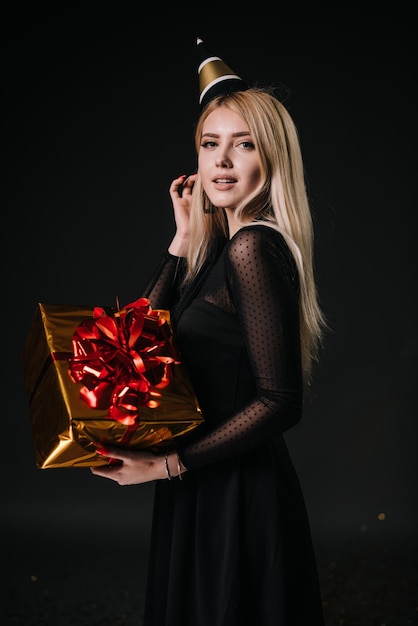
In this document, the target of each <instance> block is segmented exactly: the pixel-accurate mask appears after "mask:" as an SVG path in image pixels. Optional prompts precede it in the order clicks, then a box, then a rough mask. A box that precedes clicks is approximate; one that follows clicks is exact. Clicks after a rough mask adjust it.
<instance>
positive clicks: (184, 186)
mask: <svg viewBox="0 0 418 626" xmlns="http://www.w3.org/2000/svg"><path fill="white" fill-rule="evenodd" d="M196 176H197V173H196V174H189V175H188V174H182V175H181V176H179V177H178V178H175V179H174V180H173V182H172V183H171V185H170V194H171V196H172V197H174V198H179V197H182V196H183V194H184V193H188V194H191V192H192V189H193V185H194V184H195V181H196Z"/></svg>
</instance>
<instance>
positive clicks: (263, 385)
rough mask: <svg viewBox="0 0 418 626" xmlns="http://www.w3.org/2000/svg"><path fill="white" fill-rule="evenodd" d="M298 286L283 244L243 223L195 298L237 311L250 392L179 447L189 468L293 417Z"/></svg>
mask: <svg viewBox="0 0 418 626" xmlns="http://www.w3.org/2000/svg"><path fill="white" fill-rule="evenodd" d="M297 285H298V280H297V272H296V267H295V264H294V261H293V258H292V257H291V254H290V251H289V249H288V247H287V245H286V243H285V242H284V239H283V237H282V236H281V235H280V234H279V233H277V232H276V231H274V230H272V229H271V228H269V227H266V226H254V227H246V228H243V229H241V230H240V231H239V232H238V233H237V234H236V235H235V236H234V237H233V238H232V239H231V240H230V241H229V243H228V244H227V249H226V257H225V264H224V265H223V266H221V269H220V270H219V276H218V279H216V276H215V279H214V280H210V281H209V282H208V284H207V286H206V287H205V288H204V289H203V291H202V292H201V293H200V294H199V297H200V298H201V297H203V298H204V299H207V300H208V301H210V302H211V303H212V304H214V305H215V306H217V307H219V308H220V309H222V310H224V311H226V312H228V313H231V314H236V315H237V316H238V318H239V321H240V325H241V327H242V332H243V336H244V339H245V345H246V348H247V351H248V355H249V358H250V362H251V367H252V370H253V373H254V377H255V383H256V395H255V396H254V398H253V399H252V400H251V401H250V402H249V403H248V404H247V405H246V406H245V407H244V408H243V409H242V410H240V411H239V412H237V413H235V414H234V415H232V416H231V417H230V418H229V419H228V420H227V421H226V422H224V423H222V424H221V425H218V426H217V427H215V429H214V430H213V431H212V432H209V433H205V434H203V436H202V437H201V438H199V439H196V441H195V442H193V443H188V444H187V445H185V447H183V448H182V447H180V448H179V454H180V456H181V459H182V461H183V462H184V464H185V465H186V467H188V468H189V469H193V468H194V467H198V466H201V465H205V464H208V463H213V462H215V461H221V460H224V459H226V458H228V457H229V456H231V455H236V454H239V453H242V452H245V451H247V450H249V449H250V448H252V447H254V446H256V445H259V444H260V443H262V442H263V441H265V440H269V439H270V438H271V437H273V436H275V435H276V434H278V433H282V432H284V431H285V430H287V429H288V428H290V427H291V426H293V425H294V424H296V423H297V422H298V421H299V420H300V418H301V412H302V387H303V383H302V372H301V361H300V339H299V322H298V319H299V318H298V315H299V313H298V286H297Z"/></svg>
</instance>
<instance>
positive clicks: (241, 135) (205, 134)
mask: <svg viewBox="0 0 418 626" xmlns="http://www.w3.org/2000/svg"><path fill="white" fill-rule="evenodd" d="M250 135H251V133H250V132H249V131H248V130H243V131H242V132H239V133H233V134H232V137H249V136H250ZM202 137H220V135H219V134H218V133H202Z"/></svg>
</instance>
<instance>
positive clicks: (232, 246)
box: [226, 224, 298, 282]
mask: <svg viewBox="0 0 418 626" xmlns="http://www.w3.org/2000/svg"><path fill="white" fill-rule="evenodd" d="M226 252H227V262H229V263H230V264H231V265H232V266H233V267H235V268H237V266H240V267H242V266H243V265H244V266H247V265H251V266H254V265H255V264H258V265H260V266H263V267H266V266H268V267H270V268H271V269H272V270H273V269H274V268H276V270H280V273H281V274H285V275H287V276H288V278H290V279H291V281H292V282H294V281H295V280H296V281H297V274H298V272H297V267H296V262H295V259H294V257H293V254H292V252H291V251H290V248H289V246H288V244H287V243H286V240H285V238H284V236H283V235H282V234H281V233H280V232H279V231H278V230H276V229H275V228H272V227H270V226H266V225H264V224H259V225H257V224H251V225H250V226H244V227H243V228H241V229H240V230H239V231H238V232H237V233H235V235H234V236H233V237H232V238H231V239H230V240H229V242H228V243H227V246H226Z"/></svg>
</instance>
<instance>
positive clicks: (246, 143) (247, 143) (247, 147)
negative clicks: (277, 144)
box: [239, 141, 255, 150]
mask: <svg viewBox="0 0 418 626" xmlns="http://www.w3.org/2000/svg"><path fill="white" fill-rule="evenodd" d="M239 145H240V146H241V148H244V150H255V144H253V142H252V141H241V143H240V144H239Z"/></svg>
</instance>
